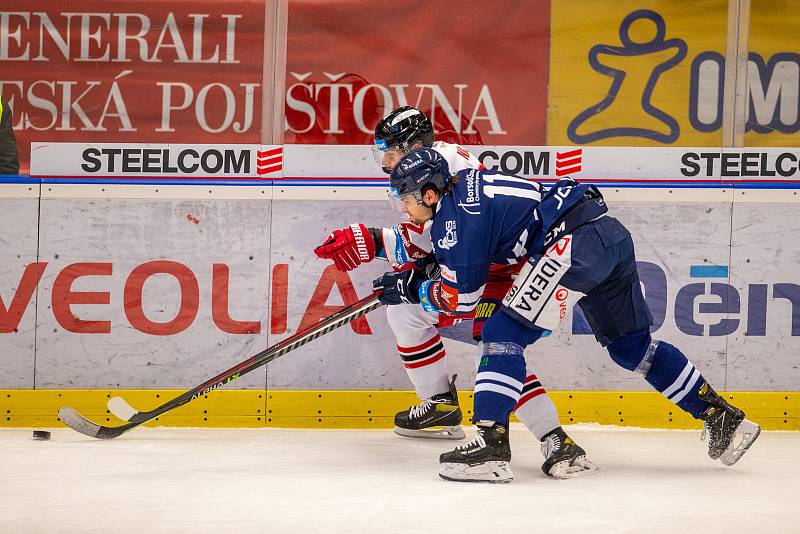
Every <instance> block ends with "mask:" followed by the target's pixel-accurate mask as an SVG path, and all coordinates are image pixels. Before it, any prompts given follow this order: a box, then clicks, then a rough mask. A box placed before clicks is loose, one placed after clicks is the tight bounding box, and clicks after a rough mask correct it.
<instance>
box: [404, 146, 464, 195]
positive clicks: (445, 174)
mask: <svg viewBox="0 0 800 534" xmlns="http://www.w3.org/2000/svg"><path fill="white" fill-rule="evenodd" d="M449 182H450V167H449V165H448V164H447V160H446V159H444V158H443V157H442V155H441V154H439V153H438V152H437V151H436V150H434V149H432V148H418V149H416V150H412V151H411V152H409V153H408V154H406V155H405V156H403V158H402V159H401V160H400V161H399V162H398V163H397V166H396V167H395V168H394V170H393V171H392V175H391V177H390V178H389V186H390V190H389V196H390V197H392V198H396V199H402V198H403V197H406V196H409V195H410V196H413V197H414V198H415V199H416V201H417V204H422V190H423V189H424V188H425V186H427V185H432V186H434V187H435V188H436V189H437V190H438V191H441V190H443V189H444V188H445V186H446V185H447V184H448V183H449Z"/></svg>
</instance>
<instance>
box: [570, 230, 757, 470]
mask: <svg viewBox="0 0 800 534" xmlns="http://www.w3.org/2000/svg"><path fill="white" fill-rule="evenodd" d="M602 221H603V222H602V223H600V221H597V223H593V225H592V226H594V227H592V226H589V225H587V227H582V228H579V229H578V230H577V231H576V232H575V238H576V241H575V245H576V248H577V249H578V250H580V251H581V254H582V253H586V258H587V264H580V262H578V263H579V264H580V265H578V268H577V269H576V271H577V274H578V276H579V277H580V275H583V276H596V277H600V276H602V275H603V274H604V269H598V268H597V267H596V265H589V264H600V265H603V264H604V263H603V262H597V261H594V260H593V259H592V256H593V255H594V256H602V257H603V258H605V259H606V261H607V262H613V263H614V265H613V268H611V269H610V270H608V274H607V276H605V277H604V278H602V279H601V281H599V283H597V284H596V285H595V286H594V287H589V285H590V284H586V285H582V286H581V284H582V283H584V282H581V281H580V280H578V279H577V278H576V280H569V281H568V283H577V284H578V287H582V290H583V291H584V292H585V293H586V296H585V297H584V298H583V299H581V301H580V302H579V305H580V306H581V309H582V310H583V312H584V315H585V316H586V319H587V321H588V322H589V325H590V326H591V328H592V331H593V332H594V334H595V337H596V338H597V340H598V341H600V343H601V344H603V345H604V346H606V348H607V349H608V352H609V354H610V355H611V358H612V359H613V360H614V361H615V362H616V363H617V364H618V365H620V366H621V367H623V368H625V369H627V370H629V371H632V372H635V373H637V374H639V375H641V376H642V377H644V379H645V380H646V381H647V382H648V383H649V384H650V385H651V386H652V387H653V388H654V389H655V390H656V391H658V392H660V393H661V394H662V395H664V396H665V397H666V398H667V399H669V400H670V401H671V402H673V403H675V404H676V405H677V406H678V407H679V408H681V409H682V410H684V411H686V412H687V413H689V414H691V415H692V416H693V417H695V418H696V419H701V420H703V421H704V422H705V428H706V430H707V432H708V434H709V449H708V454H709V456H711V458H714V459H717V458H719V459H720V460H721V461H722V462H723V463H724V464H726V465H732V464H733V463H735V462H736V461H737V460H738V459H739V458H740V457H741V456H742V455H743V454H744V453H745V451H746V450H747V449H748V448H749V447H750V445H751V444H752V443H753V441H755V439H756V437H758V433H759V432H760V429H759V427H758V425H756V424H755V423H752V422H750V421H747V420H746V419H745V418H744V413H743V412H742V411H741V410H739V409H738V408H736V407H734V406H731V405H730V404H728V403H727V402H726V401H725V400H724V399H723V398H722V397H720V396H719V395H717V393H716V392H715V391H714V389H713V388H712V387H711V386H710V385H709V384H708V382H707V381H706V380H705V378H704V377H703V375H702V374H701V373H700V371H699V370H698V369H697V368H695V366H694V365H693V364H692V362H691V361H689V359H688V358H687V357H686V355H684V354H683V352H681V351H680V350H679V349H678V348H677V347H675V346H673V345H671V344H669V343H667V342H665V341H658V340H653V339H652V338H651V337H650V330H649V327H650V325H651V324H652V316H651V315H650V311H649V309H648V307H647V303H646V302H645V300H644V295H643V294H642V290H641V286H640V283H639V277H638V274H637V272H636V259H635V254H634V249H633V241H632V240H631V238H630V234H628V232H627V230H626V229H625V228H624V226H623V225H622V224H621V223H619V222H618V221H616V220H615V219H613V218H611V217H606V218H604V220H602ZM598 223H600V224H598ZM584 229H585V230H584ZM704 434H705V432H704Z"/></svg>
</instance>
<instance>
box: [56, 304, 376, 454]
mask: <svg viewBox="0 0 800 534" xmlns="http://www.w3.org/2000/svg"><path fill="white" fill-rule="evenodd" d="M379 296H380V293H379V292H377V293H373V294H371V295H370V296H368V297H365V298H363V299H361V300H360V301H358V302H356V303H353V304H351V305H350V306H345V307H344V308H342V309H341V310H339V311H338V312H336V313H334V314H331V315H329V316H328V317H326V318H325V319H322V320H321V321H320V322H319V323H318V324H316V325H314V326H313V327H311V328H308V329H306V330H303V331H301V332H296V333H295V334H294V335H292V336H289V337H288V338H286V339H284V340H283V341H280V342H278V343H276V344H275V345H273V346H271V347H269V348H267V349H264V350H263V351H261V352H259V353H258V354H256V355H254V356H252V357H250V358H248V359H247V360H245V361H243V362H241V363H239V364H237V365H235V366H234V367H231V368H230V369H228V370H227V371H223V372H222V373H220V374H218V375H217V376H215V377H214V378H212V379H210V380H207V381H206V382H203V383H202V384H200V385H199V386H197V387H195V388H194V389H191V390H189V391H186V392H185V393H183V394H181V395H179V396H178V397H175V398H174V399H172V400H170V401H168V402H166V403H164V404H162V405H161V406H159V407H157V408H154V409H153V410H150V411H143V412H140V411H137V410H136V409H135V408H133V407H132V406H131V405H130V404H128V403H127V402H126V401H125V400H124V399H122V397H115V398H117V399H119V400H118V401H115V402H113V403H111V402H110V401H109V409H111V407H112V406H113V407H114V410H113V411H112V413H114V414H115V415H116V412H119V415H120V416H122V417H121V419H123V420H127V421H128V423H127V424H124V425H121V426H114V427H109V426H103V425H98V424H97V423H94V422H92V421H90V420H88V419H86V418H85V417H84V416H82V415H81V414H79V413H78V412H77V411H76V410H74V409H73V408H70V407H68V406H65V407H63V408H61V410H59V412H58V414H59V418H60V419H61V421H63V422H64V423H65V424H66V425H67V426H69V427H70V428H72V429H73V430H75V431H77V432H80V433H81V434H83V435H85V436H89V437H93V438H98V439H113V438H116V437H118V436H121V435H122V434H124V433H125V432H127V431H128V430H131V429H132V428H135V427H137V426H139V425H141V424H144V423H146V422H147V421H150V420H151V419H155V418H156V417H158V416H159V415H161V414H163V413H166V412H168V411H170V410H173V409H175V408H177V407H179V406H183V405H184V404H186V403H188V402H191V401H193V400H195V399H197V398H200V397H203V396H204V395H206V394H208V393H210V392H211V391H213V390H215V389H218V388H220V387H222V386H224V385H226V384H227V383H228V382H231V381H233V380H236V379H237V378H239V377H240V376H242V375H244V374H246V373H249V372H250V371H252V370H254V369H258V368H259V367H261V366H262V365H266V364H267V363H269V362H271V361H272V360H275V359H276V358H279V357H281V356H283V355H284V354H287V353H289V352H291V351H293V350H294V349H296V348H298V347H302V346H303V345H305V344H306V343H309V342H311V341H313V340H315V339H317V338H318V337H320V336H323V335H325V334H327V333H328V332H331V331H333V330H335V329H337V328H339V327H340V326H343V325H346V324H348V323H350V322H351V321H354V320H356V319H358V318H359V317H361V316H363V315H365V314H367V313H369V312H371V311H372V310H375V309H377V308H379V307H380V306H382V305H383V303H382V302H381V301H380V300H378V297H379Z"/></svg>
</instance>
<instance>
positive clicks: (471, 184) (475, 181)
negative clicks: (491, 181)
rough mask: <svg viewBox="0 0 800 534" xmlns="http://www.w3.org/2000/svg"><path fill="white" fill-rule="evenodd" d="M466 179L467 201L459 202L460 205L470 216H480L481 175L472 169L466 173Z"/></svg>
mask: <svg viewBox="0 0 800 534" xmlns="http://www.w3.org/2000/svg"><path fill="white" fill-rule="evenodd" d="M465 178H466V186H467V188H466V189H467V196H466V198H465V199H464V200H465V201H464V202H459V203H458V205H459V206H460V207H461V209H463V210H464V211H466V212H467V213H469V214H470V215H480V213H481V212H480V203H481V192H480V189H481V188H480V175H479V174H478V173H477V172H476V171H475V169H470V170H469V171H468V172H467V173H465Z"/></svg>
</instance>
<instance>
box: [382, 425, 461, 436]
mask: <svg viewBox="0 0 800 534" xmlns="http://www.w3.org/2000/svg"><path fill="white" fill-rule="evenodd" d="M394 433H395V434H397V435H398V436H403V437H406V438H426V439H464V438H465V437H467V435H466V434H465V433H464V430H463V429H462V428H461V427H460V426H435V427H431V428H426V429H422V430H409V429H408V428H401V427H399V426H396V427H394Z"/></svg>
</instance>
